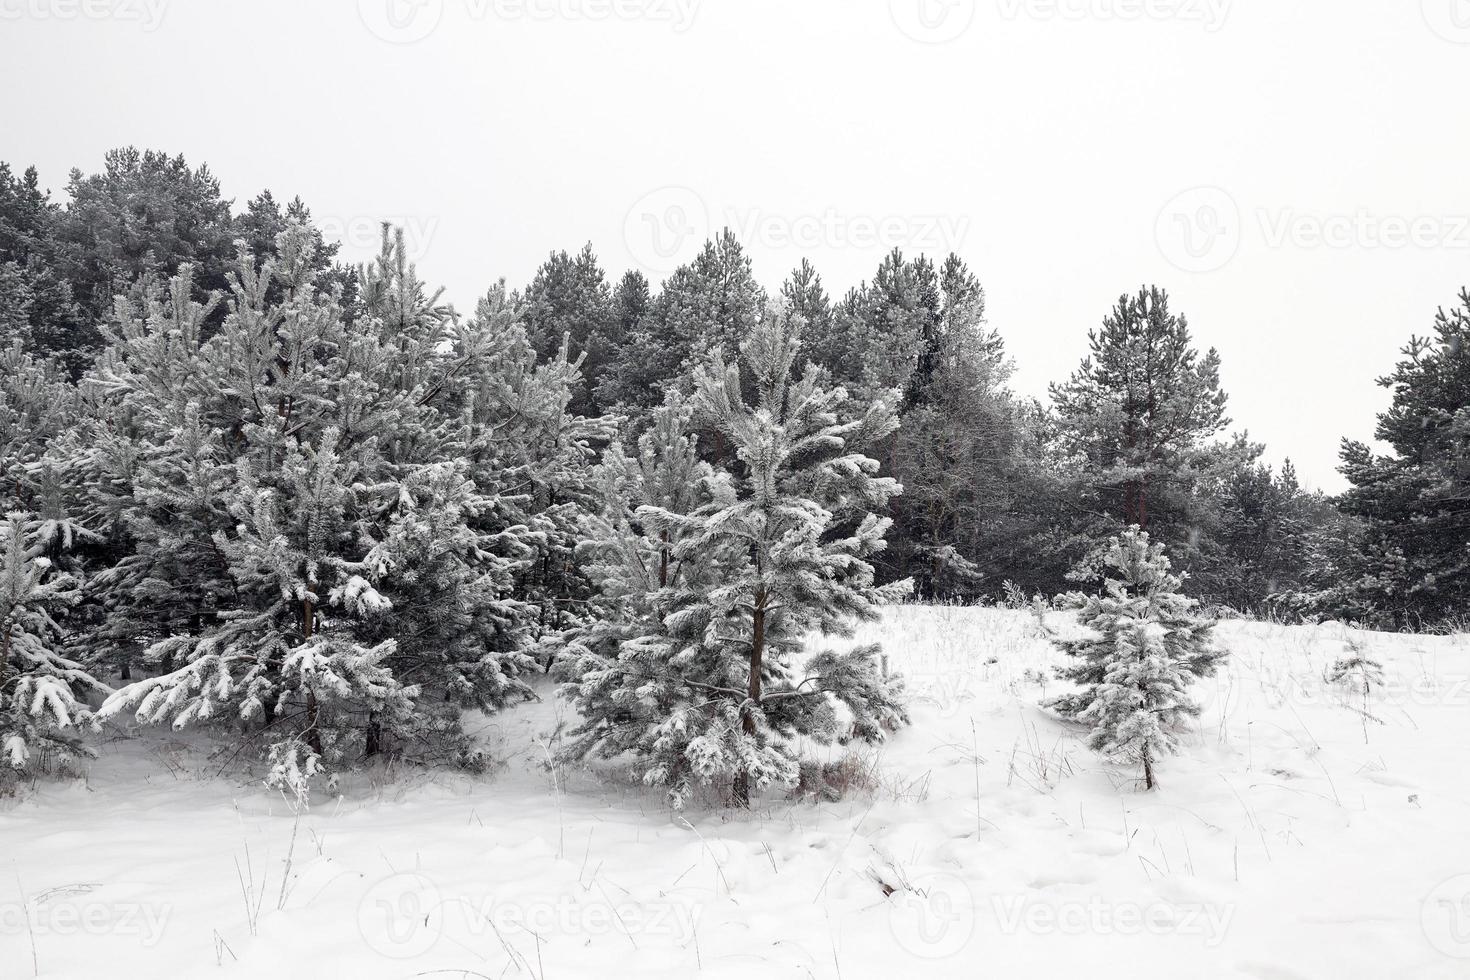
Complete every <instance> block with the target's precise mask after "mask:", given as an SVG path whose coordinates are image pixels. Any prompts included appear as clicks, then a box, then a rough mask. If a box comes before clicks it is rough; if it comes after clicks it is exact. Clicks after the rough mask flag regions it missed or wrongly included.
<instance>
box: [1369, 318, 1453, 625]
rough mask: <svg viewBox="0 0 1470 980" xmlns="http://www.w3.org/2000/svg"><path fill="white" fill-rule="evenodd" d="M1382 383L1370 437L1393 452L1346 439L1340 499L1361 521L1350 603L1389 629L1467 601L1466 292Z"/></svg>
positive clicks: (1445, 614)
mask: <svg viewBox="0 0 1470 980" xmlns="http://www.w3.org/2000/svg"><path fill="white" fill-rule="evenodd" d="M1403 354H1404V360H1402V361H1400V362H1399V364H1398V365H1397V366H1396V367H1395V369H1394V371H1393V373H1392V374H1390V375H1388V376H1387V377H1385V378H1382V379H1380V382H1379V383H1380V384H1381V385H1383V386H1384V387H1385V388H1390V389H1391V390H1392V391H1393V404H1392V406H1391V407H1390V408H1389V410H1388V411H1386V412H1384V413H1383V414H1381V415H1380V416H1379V417H1378V431H1377V436H1378V438H1379V439H1381V440H1382V441H1383V442H1386V443H1387V444H1388V445H1389V446H1390V447H1392V450H1393V452H1392V454H1391V455H1386V456H1379V455H1375V454H1374V453H1373V452H1372V450H1370V449H1369V447H1368V446H1366V445H1364V444H1362V443H1359V442H1351V441H1347V440H1344V442H1343V448H1342V466H1341V467H1340V469H1341V472H1342V474H1343V475H1344V476H1346V477H1347V478H1348V481H1349V482H1350V483H1351V484H1352V487H1351V488H1350V489H1349V490H1348V491H1347V493H1345V494H1343V496H1342V498H1341V500H1340V506H1341V507H1342V509H1343V511H1344V513H1346V514H1347V515H1348V516H1349V517H1351V518H1354V519H1357V520H1358V521H1360V522H1361V525H1362V532H1363V541H1362V542H1361V548H1360V554H1361V556H1362V558H1363V559H1364V567H1362V568H1361V569H1360V570H1359V571H1358V573H1357V574H1354V573H1353V571H1352V570H1351V569H1344V572H1345V575H1344V576H1343V577H1344V580H1346V581H1350V582H1353V583H1354V584H1353V587H1352V588H1353V591H1354V592H1355V593H1356V596H1355V597H1353V600H1352V601H1353V604H1355V605H1357V606H1359V607H1360V608H1361V609H1362V611H1363V613H1364V614H1365V618H1371V619H1372V620H1374V621H1378V622H1383V623H1385V624H1391V625H1393V626H1394V627H1396V628H1401V627H1403V626H1406V625H1410V624H1413V625H1422V624H1432V623H1436V622H1441V621H1445V620H1449V619H1453V618H1454V617H1457V616H1460V615H1463V613H1464V610H1465V609H1466V608H1470V290H1465V291H1464V292H1462V293H1461V295H1460V306H1459V307H1457V308H1455V309H1452V310H1449V311H1446V310H1444V309H1441V310H1440V311H1439V313H1438V315H1437V317H1436V318H1435V324H1434V335H1433V336H1432V337H1415V338H1413V339H1412V340H1411V341H1410V342H1409V344H1408V345H1407V346H1406V347H1405V348H1404V350H1403Z"/></svg>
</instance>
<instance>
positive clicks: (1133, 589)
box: [1052, 527, 1225, 789]
mask: <svg viewBox="0 0 1470 980" xmlns="http://www.w3.org/2000/svg"><path fill="white" fill-rule="evenodd" d="M1103 560H1104V563H1105V564H1106V565H1107V566H1108V568H1109V569H1111V573H1110V574H1109V575H1108V576H1107V577H1106V580H1105V582H1104V590H1103V594H1102V595H1100V596H1092V597H1090V598H1088V599H1087V600H1086V603H1085V605H1084V606H1083V607H1082V611H1081V614H1080V616H1079V621H1080V623H1081V625H1082V626H1084V627H1086V628H1087V629H1089V630H1090V631H1091V634H1092V635H1090V636H1087V637H1084V638H1082V639H1078V640H1069V641H1063V642H1062V643H1061V646H1062V648H1063V649H1065V650H1066V651H1067V653H1069V654H1071V655H1072V656H1074V657H1076V658H1078V660H1079V661H1080V662H1079V663H1077V664H1076V665H1074V666H1072V667H1070V668H1068V669H1067V670H1065V671H1063V673H1062V676H1063V677H1064V678H1065V679H1067V680H1070V681H1072V682H1073V683H1076V684H1080V685H1082V686H1083V690H1082V691H1080V692H1078V693H1076V694H1071V695H1067V696H1065V697H1061V698H1058V699H1056V700H1055V701H1053V702H1052V704H1053V706H1054V707H1055V708H1057V710H1059V711H1060V712H1061V713H1062V714H1063V715H1065V716H1067V717H1069V718H1073V719H1075V720H1077V721H1080V722H1083V723H1085V724H1088V725H1091V726H1092V734H1091V735H1090V737H1089V738H1088V745H1089V746H1090V747H1091V748H1092V749H1094V750H1095V751H1098V752H1100V753H1102V754H1103V755H1105V756H1107V757H1109V758H1115V759H1121V760H1125V761H1128V762H1131V763H1136V764H1140V765H1142V766H1143V778H1144V785H1145V786H1146V787H1147V788H1148V789H1153V788H1154V786H1155V785H1156V779H1155V776H1154V765H1155V763H1156V762H1157V760H1158V759H1159V757H1160V756H1162V755H1165V754H1172V753H1173V752H1174V751H1176V749H1177V747H1178V737H1177V730H1178V726H1179V724H1180V722H1182V721H1183V720H1184V719H1185V718H1192V717H1196V716H1198V715H1199V712H1200V709H1199V706H1198V705H1197V704H1195V702H1194V701H1192V700H1191V699H1190V697H1189V693H1188V688H1189V685H1190V683H1191V682H1193V681H1194V680H1195V679H1196V678H1198V677H1207V676H1210V675H1212V674H1213V673H1214V672H1215V670H1216V668H1217V667H1218V666H1219V664H1220V663H1221V661H1222V660H1223V659H1224V657H1225V654H1224V653H1223V652H1221V651H1218V650H1216V649H1214V648H1213V647H1212V646H1211V645H1210V631H1211V630H1212V629H1213V628H1214V625H1215V624H1214V621H1213V620H1208V619H1204V618H1202V617H1200V616H1199V615H1198V614H1197V613H1196V602H1195V600H1193V599H1190V598H1188V597H1186V596H1184V595H1181V594H1180V593H1179V588H1180V587H1181V585H1182V584H1183V580H1182V579H1181V578H1180V577H1178V576H1176V575H1173V574H1171V573H1170V571H1169V559H1168V558H1167V557H1165V555H1164V548H1163V546H1162V545H1157V544H1150V542H1149V537H1148V534H1147V533H1146V532H1144V531H1141V530H1139V529H1138V528H1137V527H1133V528H1130V529H1129V530H1128V531H1126V532H1125V533H1124V534H1123V535H1121V536H1120V537H1116V538H1113V539H1112V540H1111V541H1110V542H1109V544H1108V547H1107V550H1106V552H1105V554H1104V556H1103Z"/></svg>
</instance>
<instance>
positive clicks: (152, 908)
mask: <svg viewBox="0 0 1470 980" xmlns="http://www.w3.org/2000/svg"><path fill="white" fill-rule="evenodd" d="M1048 622H1049V625H1051V626H1052V627H1053V628H1059V629H1063V630H1065V629H1066V628H1068V627H1067V623H1066V617H1064V616H1063V615H1061V614H1053V615H1052V616H1050V617H1049V618H1048ZM1218 637H1219V639H1220V641H1221V642H1222V643H1223V644H1224V645H1225V646H1226V647H1228V648H1229V650H1230V651H1231V652H1232V654H1233V656H1232V658H1231V660H1230V662H1229V666H1228V668H1227V669H1226V670H1225V671H1224V672H1223V673H1222V674H1221V675H1220V676H1219V677H1218V678H1217V679H1214V680H1210V681H1205V682H1203V683H1202V684H1201V685H1200V686H1199V688H1198V689H1197V693H1198V695H1199V696H1200V698H1201V699H1202V700H1203V701H1204V702H1205V703H1206V710H1205V713H1204V716H1203V717H1202V718H1201V719H1200V720H1199V722H1198V723H1197V725H1196V726H1195V728H1194V731H1193V732H1192V733H1191V734H1190V736H1189V737H1188V738H1187V739H1186V742H1185V748H1184V751H1183V754H1181V755H1180V756H1178V757H1174V758H1170V759H1168V760H1166V761H1165V762H1164V763H1163V765H1162V767H1161V769H1160V776H1161V780H1162V788H1161V789H1160V790H1159V791H1158V792H1155V793H1147V794H1146V793H1141V792H1138V791H1137V788H1136V787H1135V785H1134V784H1133V781H1132V780H1133V778H1134V776H1135V775H1136V774H1135V773H1133V772H1132V771H1129V770H1126V769H1122V768H1119V767H1116V766H1111V765H1108V764H1105V763H1103V762H1101V761H1099V760H1098V759H1097V758H1096V757H1095V756H1094V755H1093V754H1092V753H1091V752H1089V751H1088V750H1087V749H1086V748H1085V746H1084V745H1083V743H1082V742H1081V740H1080V736H1081V733H1080V732H1079V731H1078V730H1076V729H1074V728H1071V727H1069V726H1066V725H1064V724H1062V723H1060V722H1059V721H1057V720H1056V719H1055V718H1054V717H1053V716H1052V715H1051V714H1050V713H1048V712H1047V711H1045V710H1044V709H1042V708H1040V707H1039V706H1038V705H1039V702H1040V701H1041V700H1042V699H1043V698H1044V697H1045V696H1046V695H1048V694H1053V693H1056V691H1057V689H1058V685H1057V683H1056V682H1055V681H1048V680H1047V671H1048V668H1051V667H1054V666H1055V665H1056V664H1057V663H1059V662H1060V660H1061V658H1060V655H1059V654H1058V653H1057V652H1056V651H1055V649H1054V648H1053V647H1052V646H1051V645H1050V644H1049V643H1048V642H1047V641H1046V639H1045V638H1044V636H1043V634H1042V633H1041V631H1040V630H1039V628H1038V626H1037V623H1036V620H1035V619H1034V618H1033V617H1032V616H1031V614H1029V613H1025V612H1007V611H1000V610H983V609H958V608H942V607H940V608H935V607H918V606H914V607H904V608H899V609H894V610H893V611H892V612H891V614H890V615H889V616H888V617H887V618H886V619H885V621H884V622H883V623H882V624H880V625H877V626H874V627H871V628H869V629H867V630H865V631H864V633H863V635H862V636H861V637H860V638H859V639H861V640H864V641H870V640H879V641H881V642H883V643H884V644H885V646H886V648H887V650H888V656H889V662H890V666H891V667H892V669H894V670H899V671H902V672H903V673H905V674H906V675H907V676H908V677H909V679H910V686H911V689H912V691H913V693H914V696H915V703H914V709H913V716H914V725H913V727H912V728H909V729H907V730H905V731H903V732H901V733H899V734H898V735H897V736H896V737H895V738H893V740H892V741H891V742H890V743H889V744H888V745H886V746H884V747H883V748H882V749H881V750H863V751H860V752H857V753H855V754H854V757H853V758H852V759H850V760H849V765H848V767H847V770H848V772H849V773H850V774H851V777H852V782H853V784H854V785H852V786H850V787H849V789H848V793H847V795H846V796H845V798H843V799H842V800H841V801H840V802H828V803H814V802H811V801H809V800H807V801H804V800H793V799H789V798H786V797H785V796H784V795H776V794H768V795H767V796H766V798H765V799H763V800H762V801H761V803H760V805H759V807H758V808H757V809H756V810H755V812H752V813H749V814H736V813H732V812H729V811H726V810H721V809H719V808H717V807H708V806H706V807H697V808H692V809H691V810H690V811H689V812H688V813H686V814H685V815H683V816H676V815H672V814H671V813H670V812H669V811H668V810H667V808H666V807H665V806H664V805H663V803H662V798H661V795H660V794H659V793H657V792H656V791H650V790H646V789H643V788H641V787H637V786H630V785H626V784H624V783H621V782H619V781H618V780H617V779H616V776H615V774H601V775H597V774H593V773H589V772H585V771H573V770H567V769H559V770H556V769H552V768H550V767H548V765H547V759H548V757H549V755H550V754H552V753H554V752H555V749H556V744H555V730H556V727H557V725H558V722H559V721H560V720H564V715H565V709H564V708H562V707H560V706H559V705H558V704H557V702H556V701H555V699H554V698H552V697H550V690H549V689H543V694H544V695H546V697H545V699H544V700H543V701H542V702H541V703H538V704H530V705H526V706H524V707H520V708H517V709H514V710H512V711H509V712H506V713H504V714H502V715H499V716H496V717H494V718H489V719H485V720H484V722H483V726H484V737H485V739H486V741H487V743H488V744H490V745H491V746H492V747H493V751H494V752H495V754H496V755H497V756H498V757H499V758H501V759H502V760H503V765H502V766H500V767H499V768H498V769H497V770H496V771H495V772H494V773H492V774H490V775H488V776H485V777H479V778H470V777H467V776H464V775H459V774H450V773H422V772H381V771H379V772H374V773H369V774H363V775H359V776H354V777H352V778H350V779H348V780H346V781H345V782H344V784H343V786H342V794H343V795H342V796H341V797H340V798H336V799H319V800H316V801H314V803H313V805H312V806H311V808H310V810H309V811H308V812H305V813H294V812H293V810H292V808H291V807H289V806H288V805H287V804H286V802H285V801H284V800H282V799H281V798H280V797H279V796H273V795H271V794H270V793H269V792H268V791H266V790H265V789H263V788H261V787H260V785H259V784H258V782H255V781H252V780H250V779H248V778H246V777H245V776H243V775H240V774H239V773H238V772H237V771H235V770H232V771H231V773H227V774H226V775H225V776H223V777H221V776H218V775H216V772H217V771H218V770H219V769H220V767H221V765H222V764H223V763H224V761H225V759H224V756H222V755H221V754H220V752H219V746H218V745H213V746H210V745H205V744H203V743H201V742H198V741H190V742H183V741H180V740H179V739H178V738H177V736H174V735H172V734H171V733H169V732H167V731H152V730H149V731H141V732H129V733H127V735H126V736H121V735H119V736H116V737H113V738H112V739H110V740H109V741H107V742H106V744H105V745H104V746H103V748H102V755H101V758H100V759H99V760H98V761H97V762H96V763H94V764H93V766H92V770H91V773H90V776H89V778H88V779H87V780H86V781H85V782H80V781H78V782H71V783H57V782H51V783H47V782H41V783H39V784H38V785H37V786H36V787H35V788H34V789H33V790H28V791H27V792H26V794H25V795H24V796H23V798H22V799H21V800H19V801H18V802H17V801H7V802H0V842H3V843H0V854H3V865H4V866H3V867H0V977H3V978H4V980H12V978H24V977H30V976H33V975H39V976H41V977H46V978H132V977H139V978H148V980H168V978H188V980H194V978H199V977H210V976H216V975H218V976H220V977H251V978H254V977H264V978H271V980H291V978H298V977H299V978H312V980H320V978H322V977H351V978H367V980H374V978H385V980H388V978H391V980H400V978H409V977H436V978H443V980H449V978H461V977H470V978H473V977H492V978H499V977H532V978H536V980H563V978H568V977H584V976H586V977H592V976H599V977H601V976H623V975H628V976H639V977H686V976H691V975H694V974H696V973H697V972H698V973H699V975H702V976H710V977H740V978H750V977H841V978H847V980H852V978H861V977H885V978H889V977H903V976H911V975H922V976H937V977H948V976H954V977H961V976H963V977H974V976H1014V977H1051V976H1063V975H1069V974H1071V975H1077V976H1108V977H1111V976H1117V977H1129V978H1146V977H1169V978H1176V977H1185V976H1199V977H1256V978H1264V980H1284V978H1298V977H1322V978H1350V977H1364V978H1381V977H1390V976H1392V977H1446V978H1448V977H1466V976H1470V779H1467V777H1466V772H1467V762H1470V637H1466V636H1456V637H1420V636H1393V635H1387V634H1371V633H1361V632H1357V631H1349V630H1347V629H1344V628H1343V627H1340V626H1335V625H1328V626H1320V627H1278V626H1271V625H1264V624H1259V623H1233V622H1232V623H1226V624H1223V625H1222V626H1221V627H1220V629H1219V631H1218ZM1350 644H1357V645H1359V646H1360V647H1361V648H1362V649H1363V650H1365V651H1366V652H1367V653H1368V654H1369V655H1371V656H1373V657H1376V658H1377V659H1379V660H1380V661H1382V662H1383V664H1384V667H1385V674H1386V677H1385V683H1383V684H1382V685H1379V686H1375V687H1374V688H1373V689H1372V690H1371V691H1370V692H1369V693H1368V695H1367V698H1366V701H1365V699H1364V696H1363V694H1362V693H1361V691H1354V690H1351V689H1350V688H1349V687H1347V686H1345V685H1343V684H1329V683H1327V682H1325V681H1324V680H1323V676H1324V671H1325V670H1326V668H1328V667H1329V666H1330V665H1331V664H1332V663H1333V662H1334V661H1335V660H1337V659H1338V658H1340V657H1342V656H1344V655H1345V654H1346V653H1347V652H1348V651H1349V645H1350ZM247 751H248V749H247ZM840 754H841V753H834V755H833V756H832V758H833V759H835V758H837V757H839V756H840Z"/></svg>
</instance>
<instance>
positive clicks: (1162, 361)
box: [1052, 287, 1228, 537]
mask: <svg viewBox="0 0 1470 980" xmlns="http://www.w3.org/2000/svg"><path fill="white" fill-rule="evenodd" d="M1088 341H1089V344H1090V346H1091V354H1090V355H1089V356H1088V357H1087V358H1086V359H1085V360H1083V362H1082V365H1081V366H1080V367H1079V368H1078V369H1077V370H1076V371H1075V372H1074V373H1073V375H1072V377H1071V378H1070V379H1069V380H1068V381H1067V382H1066V383H1064V384H1059V385H1053V386H1052V398H1053V401H1054V402H1055V405H1056V411H1057V414H1058V416H1059V418H1060V420H1061V423H1062V431H1063V437H1064V439H1065V440H1066V441H1067V443H1068V444H1069V446H1070V448H1071V450H1072V452H1073V453H1074V454H1075V455H1076V456H1077V457H1078V458H1080V459H1081V460H1083V461H1084V467H1085V475H1086V477H1087V479H1088V480H1089V481H1090V482H1091V483H1092V484H1093V485H1094V486H1095V487H1096V489H1097V490H1098V491H1099V492H1100V493H1102V494H1103V495H1104V498H1105V499H1106V501H1107V502H1108V505H1109V507H1110V509H1111V510H1112V511H1113V512H1114V513H1116V514H1117V515H1118V516H1119V518H1121V520H1122V521H1123V522H1124V523H1125V524H1129V525H1131V524H1137V525H1139V526H1140V527H1143V528H1148V527H1149V526H1150V523H1151V516H1152V512H1153V511H1161V510H1162V511H1164V512H1165V513H1167V510H1166V507H1167V506H1168V504H1169V496H1170V494H1173V495H1175V496H1177V495H1179V494H1180V493H1181V492H1187V490H1188V484H1189V482H1190V475H1189V456H1190V454H1191V453H1192V452H1193V451H1194V450H1196V449H1198V448H1199V447H1200V446H1201V445H1202V444H1203V442H1204V440H1206V439H1208V438H1209V437H1211V436H1213V435H1215V434H1216V433H1218V432H1219V431H1220V430H1221V429H1223V428H1224V427H1225V425H1226V424H1227V423H1228V420H1227V419H1226V418H1225V400H1226V399H1225V394H1224V392H1222V391H1221V390H1220V357H1219V355H1218V354H1216V353H1215V352H1214V351H1213V350H1211V351H1209V352H1208V353H1207V354H1206V355H1205V356H1204V357H1203V358H1201V357H1200V356H1199V352H1198V351H1197V350H1196V349H1195V348H1194V346H1193V345H1192V341H1191V337H1190V333H1189V325H1188V323H1187V322H1186V320H1185V318H1184V317H1183V316H1180V315H1175V314H1173V313H1171V312H1170V311H1169V296H1168V294H1167V293H1165V292H1164V291H1163V290H1161V289H1159V288H1158V287H1152V288H1149V289H1142V290H1139V292H1138V294H1137V295H1136V296H1123V297H1121V298H1120V299H1119V300H1118V304H1117V306H1116V307H1114V308H1113V310H1112V312H1111V313H1109V314H1108V316H1107V317H1106V318H1105V319H1104V320H1103V325H1102V328H1101V329H1100V330H1095V331H1092V332H1090V333H1089V334H1088ZM1164 523H1165V524H1168V523H1169V522H1168V521H1165V522H1164ZM1173 530H1174V531H1175V532H1176V534H1175V536H1176V537H1179V536H1182V531H1181V530H1180V529H1178V528H1175V529H1173Z"/></svg>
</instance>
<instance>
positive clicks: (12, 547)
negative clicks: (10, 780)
mask: <svg viewBox="0 0 1470 980" xmlns="http://www.w3.org/2000/svg"><path fill="white" fill-rule="evenodd" d="M57 531H58V525H57V524H56V523H54V522H48V521H42V520H39V519H37V518H36V517H35V516H34V515H29V514H24V513H21V512H19V511H15V512H12V513H10V514H9V515H7V516H6V518H5V519H4V521H3V522H0V758H3V760H4V763H5V764H7V765H9V766H10V767H12V768H14V769H23V768H26V767H27V765H28V764H30V763H31V762H32V761H33V758H34V756H35V755H36V753H38V752H41V753H50V754H51V755H52V757H53V758H55V759H56V760H57V761H61V762H67V761H70V760H72V759H75V758H76V757H77V756H80V755H87V754H89V753H88V750H87V748H86V747H85V746H84V745H83V743H82V742H81V739H80V737H79V733H80V731H81V730H82V729H84V728H85V727H86V726H87V724H88V723H89V722H90V720H91V717H92V713H91V711H90V709H89V708H88V707H87V703H86V699H87V698H88V697H90V696H92V695H94V694H105V693H107V690H108V689H107V687H106V686H105V685H104V684H102V683H101V682H100V681H98V680H97V679H95V678H94V677H93V676H92V675H91V673H89V672H88V671H87V669H86V668H85V667H84V666H83V665H82V664H81V663H78V662H77V661H75V660H72V659H69V658H68V657H67V656H66V655H65V653H64V651H63V642H64V640H65V635H64V632H63V628H62V626H61V623H60V622H59V621H58V620H59V618H60V617H61V615H62V613H63V611H64V610H66V609H67V608H68V607H69V606H71V605H74V604H75V603H76V602H77V600H78V599H79V597H80V596H79V583H78V582H77V580H76V579H75V578H73V577H72V576H71V575H68V574H67V573H65V572H60V571H58V570H57V568H56V567H55V563H54V562H53V560H52V559H51V558H50V557H48V555H49V554H55V553H56V552H57V551H59V550H60V549H61V548H62V547H64V546H65V545H66V544H67V543H68V542H67V540H66V538H67V537H69V535H65V536H63V535H58V534H57Z"/></svg>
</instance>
